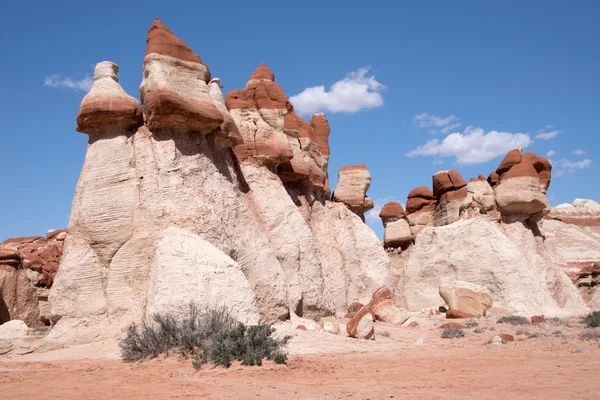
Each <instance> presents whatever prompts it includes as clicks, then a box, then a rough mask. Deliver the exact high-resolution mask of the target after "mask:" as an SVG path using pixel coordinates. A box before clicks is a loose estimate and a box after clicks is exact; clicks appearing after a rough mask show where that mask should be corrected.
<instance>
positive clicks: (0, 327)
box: [0, 319, 29, 340]
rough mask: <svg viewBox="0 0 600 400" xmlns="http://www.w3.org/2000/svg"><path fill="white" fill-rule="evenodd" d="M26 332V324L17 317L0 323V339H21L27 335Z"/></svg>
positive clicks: (27, 330) (27, 331)
mask: <svg viewBox="0 0 600 400" xmlns="http://www.w3.org/2000/svg"><path fill="white" fill-rule="evenodd" d="M28 333H29V328H28V327H27V324H26V323H25V322H23V321H21V320H18V319H14V320H12V321H8V322H5V323H3V324H0V340H14V339H22V338H24V337H27V334H28Z"/></svg>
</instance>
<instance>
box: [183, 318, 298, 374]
mask: <svg viewBox="0 0 600 400" xmlns="http://www.w3.org/2000/svg"><path fill="white" fill-rule="evenodd" d="M273 332H275V329H273V328H272V327H271V326H270V325H251V326H245V325H244V324H241V323H239V324H238V325H237V326H236V327H235V328H233V329H230V330H227V331H223V332H220V333H218V334H216V335H214V336H213V338H212V339H211V340H210V341H209V342H208V343H207V345H206V346H205V347H204V348H202V349H201V351H200V352H198V353H196V355H195V356H194V366H195V367H196V368H198V367H199V366H201V365H202V364H204V363H206V362H209V361H212V362H213V363H215V364H216V365H223V366H225V367H229V366H231V363H232V362H233V361H235V360H237V361H241V362H242V364H244V365H262V360H263V359H265V358H266V359H268V360H274V361H276V362H277V361H279V362H278V363H285V361H287V357H286V356H285V354H283V353H281V348H282V347H283V346H285V344H286V343H287V342H288V340H289V337H285V338H283V339H276V338H273V337H272V334H273Z"/></svg>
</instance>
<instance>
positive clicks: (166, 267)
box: [146, 227, 260, 324]
mask: <svg viewBox="0 0 600 400" xmlns="http://www.w3.org/2000/svg"><path fill="white" fill-rule="evenodd" d="M155 252H156V253H155V256H154V262H153V265H152V268H151V270H150V283H151V286H150V287H149V289H148V302H147V305H146V308H147V311H146V312H147V314H148V315H152V314H154V313H168V314H169V315H172V316H174V317H176V318H177V317H180V318H183V317H184V316H185V315H186V313H188V307H189V302H190V300H192V299H193V300H194V301H195V303H196V305H197V306H198V307H199V308H200V309H201V310H207V309H211V308H213V309H216V308H219V307H225V308H227V309H228V310H231V315H232V317H234V318H235V319H236V320H238V321H240V322H243V323H245V324H257V323H258V322H259V320H260V316H259V312H258V307H257V305H256V299H255V298H254V293H253V292H252V288H251V287H250V284H249V283H248V280H247V279H246V277H245V276H244V273H243V272H242V269H241V268H240V266H239V264H238V263H236V262H235V261H234V260H232V259H231V258H230V257H229V256H227V255H226V254H224V253H223V252H222V251H221V250H219V249H218V248H217V247H215V246H214V245H212V244H211V243H209V242H208V241H206V240H204V239H202V238H201V237H200V236H198V235H195V234H193V233H191V232H189V231H186V230H184V229H181V228H175V227H169V228H167V229H165V230H164V231H163V232H162V233H161V234H160V235H159V237H158V240H157V242H156V248H155Z"/></svg>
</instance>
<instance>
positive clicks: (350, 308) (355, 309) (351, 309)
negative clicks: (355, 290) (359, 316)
mask: <svg viewBox="0 0 600 400" xmlns="http://www.w3.org/2000/svg"><path fill="white" fill-rule="evenodd" d="M363 307H364V305H363V304H361V303H359V302H358V301H355V302H353V303H352V304H350V305H349V306H348V313H349V314H356V313H357V312H359V311H360V309H361V308H363ZM352 316H354V315H352Z"/></svg>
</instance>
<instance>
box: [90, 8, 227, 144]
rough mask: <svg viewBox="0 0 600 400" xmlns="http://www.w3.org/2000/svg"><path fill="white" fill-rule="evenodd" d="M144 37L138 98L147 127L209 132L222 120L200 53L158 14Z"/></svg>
mask: <svg viewBox="0 0 600 400" xmlns="http://www.w3.org/2000/svg"><path fill="white" fill-rule="evenodd" d="M146 41H147V43H148V46H147V48H146V55H145V57H144V80H143V81H142V84H141V86H140V98H141V100H142V104H143V105H144V114H145V116H146V125H147V127H148V129H150V130H151V131H155V130H157V129H170V130H177V131H179V132H198V133H200V134H208V133H211V132H213V131H214V130H215V129H217V127H219V126H220V125H221V124H223V122H224V117H223V115H222V114H221V113H220V112H219V110H218V109H217V107H216V106H215V104H214V103H213V101H212V98H211V96H210V93H209V89H208V82H210V79H211V76H210V71H209V69H208V67H207V66H206V65H205V64H204V63H203V62H202V60H201V59H200V57H199V56H198V55H197V54H195V53H194V52H193V51H192V50H191V49H190V48H189V47H188V46H187V45H186V44H185V43H183V41H181V39H179V38H178V37H176V36H175V35H174V34H173V33H172V32H171V31H170V30H169V28H167V27H166V26H165V25H164V24H163V23H162V22H161V21H160V20H159V19H158V18H157V19H156V21H154V23H153V24H152V26H150V30H149V31H148V39H147V40H146ZM106 126H107V125H103V127H106ZM86 133H88V132H87V131H86Z"/></svg>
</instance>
